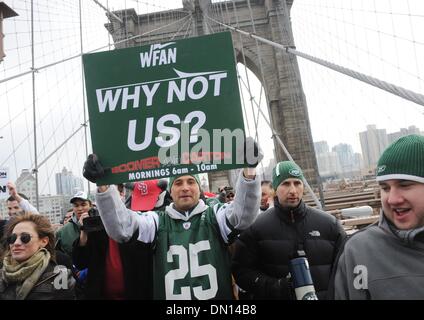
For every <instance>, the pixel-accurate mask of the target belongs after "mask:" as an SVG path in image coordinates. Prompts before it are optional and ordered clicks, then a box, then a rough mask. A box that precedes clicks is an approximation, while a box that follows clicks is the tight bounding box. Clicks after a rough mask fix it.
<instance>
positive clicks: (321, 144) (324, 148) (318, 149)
mask: <svg viewBox="0 0 424 320" xmlns="http://www.w3.org/2000/svg"><path fill="white" fill-rule="evenodd" d="M314 148H315V153H316V154H320V153H327V152H330V148H329V147H328V143H327V141H317V142H314Z"/></svg>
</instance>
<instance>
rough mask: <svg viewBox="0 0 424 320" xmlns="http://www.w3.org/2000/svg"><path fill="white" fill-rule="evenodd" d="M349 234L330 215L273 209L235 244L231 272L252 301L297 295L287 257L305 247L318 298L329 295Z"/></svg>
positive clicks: (307, 209) (300, 208)
mask: <svg viewBox="0 0 424 320" xmlns="http://www.w3.org/2000/svg"><path fill="white" fill-rule="evenodd" d="M345 237H346V233H345V232H344V230H343V228H342V227H341V225H340V223H339V222H338V221H337V219H336V218H335V217H333V216H332V215H330V214H328V213H325V212H323V211H321V210H317V209H314V208H311V207H308V206H307V205H306V204H305V203H304V202H303V201H301V203H300V204H299V206H298V207H296V208H291V209H289V208H287V207H286V208H283V207H281V205H280V204H279V202H278V200H276V201H275V207H274V208H270V209H268V210H267V211H266V212H264V213H262V214H260V215H259V217H258V218H257V219H256V221H255V222H254V223H253V224H252V225H251V226H250V228H248V229H247V230H246V231H244V232H243V233H242V234H241V235H240V237H239V239H238V240H237V241H236V243H235V250H234V254H233V264H232V272H233V274H234V276H235V278H236V282H237V285H238V286H239V287H240V288H242V289H243V290H245V291H248V292H249V293H250V296H251V298H253V299H294V294H293V291H292V289H291V287H290V285H289V282H288V280H287V279H286V277H287V275H288V273H289V261H290V260H291V259H292V258H295V257H296V254H297V250H298V249H299V248H302V247H303V250H304V251H305V253H306V256H307V258H308V261H309V266H310V271H311V275H312V279H313V282H314V286H315V291H316V293H317V296H318V299H325V298H326V290H327V288H328V285H329V280H330V276H331V271H332V267H333V263H334V261H335V258H336V256H337V252H338V249H339V247H340V245H341V244H342V242H343V240H344V238H345Z"/></svg>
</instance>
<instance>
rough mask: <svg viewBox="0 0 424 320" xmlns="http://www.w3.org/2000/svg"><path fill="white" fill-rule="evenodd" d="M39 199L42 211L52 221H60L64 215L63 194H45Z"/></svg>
mask: <svg viewBox="0 0 424 320" xmlns="http://www.w3.org/2000/svg"><path fill="white" fill-rule="evenodd" d="M39 201H40V202H39V203H40V209H39V211H40V213H41V214H42V215H44V216H46V217H47V218H48V219H49V220H50V223H52V224H54V223H59V222H60V220H61V219H62V215H63V201H64V198H63V196H62V195H57V196H51V195H46V196H45V195H43V196H41V197H40V199H39Z"/></svg>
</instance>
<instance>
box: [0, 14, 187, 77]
mask: <svg viewBox="0 0 424 320" xmlns="http://www.w3.org/2000/svg"><path fill="white" fill-rule="evenodd" d="M189 17H190V15H187V16H185V17H183V18H181V19H179V20H177V21H174V22H172V23H170V24H167V25H164V26H161V27H158V28H156V29H153V30H150V31H147V32H144V33H142V34H139V35H136V36H133V37H130V38H126V39H123V40H120V41H117V42H115V43H114V45H115V46H116V45H117V44H121V43H124V42H126V41H130V40H134V39H137V38H141V37H143V36H145V35H147V34H150V33H152V32H156V31H158V30H161V29H164V28H166V27H169V26H170V25H173V24H176V23H179V22H182V21H183V20H185V19H187V18H189ZM108 47H109V44H107V45H105V46H102V47H100V48H96V49H93V50H90V51H88V52H85V53H79V54H76V55H73V56H71V57H68V58H65V59H62V60H58V61H55V62H53V63H50V64H46V65H44V66H41V67H38V68H35V67H34V68H33V69H31V70H29V71H25V72H22V73H19V74H16V75H14V76H10V77H7V78H4V79H0V83H3V82H7V81H10V80H12V79H16V78H19V77H22V76H24V75H27V74H30V73H36V72H38V71H40V70H43V69H46V68H49V67H52V66H55V65H57V64H60V63H63V62H66V61H69V60H72V59H75V58H79V57H81V56H82V55H83V54H86V53H93V52H96V51H99V50H102V49H105V48H108Z"/></svg>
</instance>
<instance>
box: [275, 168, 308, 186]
mask: <svg viewBox="0 0 424 320" xmlns="http://www.w3.org/2000/svg"><path fill="white" fill-rule="evenodd" d="M288 178H296V179H300V180H303V172H302V170H301V169H300V168H299V166H298V165H297V164H296V163H294V162H293V161H282V162H279V163H277V165H276V166H275V168H274V170H272V187H273V188H274V190H277V188H278V186H279V185H280V183H281V182H283V181H284V180H286V179H288Z"/></svg>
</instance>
